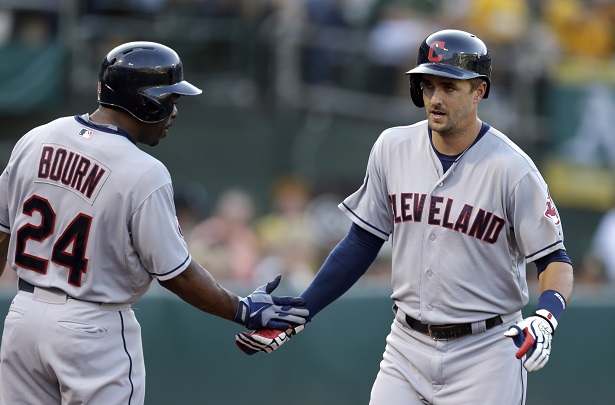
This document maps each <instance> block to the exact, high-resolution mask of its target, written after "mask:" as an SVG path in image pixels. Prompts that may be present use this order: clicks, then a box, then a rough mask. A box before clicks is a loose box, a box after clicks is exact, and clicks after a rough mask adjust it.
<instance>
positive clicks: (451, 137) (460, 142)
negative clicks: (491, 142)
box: [431, 118, 483, 156]
mask: <svg viewBox="0 0 615 405" xmlns="http://www.w3.org/2000/svg"><path fill="white" fill-rule="evenodd" d="M482 124H483V123H482V122H481V120H480V119H478V118H476V121H475V122H474V123H473V124H472V125H468V126H467V127H466V129H464V130H463V131H455V132H452V131H450V132H442V133H441V132H437V131H433V130H432V133H431V134H432V142H433V146H434V148H436V150H437V151H438V152H440V153H442V154H443V155H448V156H455V155H458V154H460V153H462V152H463V151H465V150H466V149H468V148H469V147H470V145H472V143H473V142H474V141H475V140H476V137H477V136H478V134H479V133H480V130H481V127H482Z"/></svg>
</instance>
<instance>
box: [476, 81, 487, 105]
mask: <svg viewBox="0 0 615 405" xmlns="http://www.w3.org/2000/svg"><path fill="white" fill-rule="evenodd" d="M486 92H487V82H486V81H484V80H483V81H481V82H480V84H479V85H478V86H477V87H476V89H475V90H474V102H475V103H478V102H479V101H481V100H482V99H483V97H485V93H486Z"/></svg>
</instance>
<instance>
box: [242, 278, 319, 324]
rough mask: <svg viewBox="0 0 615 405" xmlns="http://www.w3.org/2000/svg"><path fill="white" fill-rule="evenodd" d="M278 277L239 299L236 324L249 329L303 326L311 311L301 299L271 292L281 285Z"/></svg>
mask: <svg viewBox="0 0 615 405" xmlns="http://www.w3.org/2000/svg"><path fill="white" fill-rule="evenodd" d="M281 278H282V276H281V275H278V276H277V277H276V278H274V279H273V280H272V281H270V282H269V283H267V284H266V285H263V286H260V287H259V288H257V289H256V290H255V291H254V292H253V293H252V294H250V295H248V296H247V297H245V298H240V299H239V305H238V307H237V314H236V315H235V322H237V323H240V324H242V325H244V326H245V327H246V328H248V329H258V330H260V329H266V328H268V329H279V330H286V329H288V324H289V323H290V324H295V325H303V324H304V323H305V322H306V321H305V317H306V316H308V315H309V313H310V311H308V310H307V309H306V308H304V307H303V305H305V300H304V299H303V298H301V297H278V296H275V295H271V292H272V291H273V290H275V289H276V287H277V286H278V284H280V279H281Z"/></svg>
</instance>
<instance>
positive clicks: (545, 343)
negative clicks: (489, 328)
mask: <svg viewBox="0 0 615 405" xmlns="http://www.w3.org/2000/svg"><path fill="white" fill-rule="evenodd" d="M555 328H557V320H556V319H555V317H553V316H552V315H551V313H549V311H547V310H544V309H539V310H537V311H535V312H534V313H533V314H532V316H529V317H528V318H525V319H524V320H522V321H521V322H519V323H518V324H516V325H514V326H511V327H510V329H508V331H507V332H506V333H504V336H507V337H510V338H512V339H513V342H514V343H515V345H516V346H517V347H518V348H519V350H517V353H516V357H517V358H518V359H520V358H522V357H523V356H524V355H525V356H526V359H525V362H524V363H523V367H525V369H526V370H527V371H537V370H540V369H541V368H543V367H544V366H545V364H547V362H548V361H549V355H550V354H551V339H552V338H553V334H554V333H555Z"/></svg>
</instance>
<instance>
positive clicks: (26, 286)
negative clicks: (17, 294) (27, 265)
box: [19, 278, 34, 293]
mask: <svg viewBox="0 0 615 405" xmlns="http://www.w3.org/2000/svg"><path fill="white" fill-rule="evenodd" d="M19 289H20V290H21V291H25V292H29V293H33V292H34V286H33V285H32V284H30V283H28V282H27V281H26V280H24V279H23V278H20V279H19Z"/></svg>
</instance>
